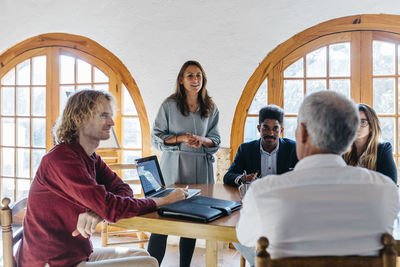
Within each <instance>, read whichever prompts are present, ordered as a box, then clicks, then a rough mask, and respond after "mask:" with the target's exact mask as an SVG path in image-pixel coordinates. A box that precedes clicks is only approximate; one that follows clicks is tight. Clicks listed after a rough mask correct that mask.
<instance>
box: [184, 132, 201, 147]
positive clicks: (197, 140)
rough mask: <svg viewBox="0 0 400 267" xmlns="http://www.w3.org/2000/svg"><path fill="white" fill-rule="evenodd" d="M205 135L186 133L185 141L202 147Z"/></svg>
mask: <svg viewBox="0 0 400 267" xmlns="http://www.w3.org/2000/svg"><path fill="white" fill-rule="evenodd" d="M203 140H204V137H203V136H199V135H195V134H192V133H186V135H185V143H186V144H187V145H188V146H191V147H194V148H200V147H201V145H202V144H203Z"/></svg>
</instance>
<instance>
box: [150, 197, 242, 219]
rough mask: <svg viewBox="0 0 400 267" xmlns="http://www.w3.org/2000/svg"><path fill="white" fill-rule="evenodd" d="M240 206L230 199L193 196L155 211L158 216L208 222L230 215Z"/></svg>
mask: <svg viewBox="0 0 400 267" xmlns="http://www.w3.org/2000/svg"><path fill="white" fill-rule="evenodd" d="M241 206H242V205H241V204H240V203H237V202H234V201H230V200H224V199H217V198H210V197H204V196H195V197H192V198H191V199H185V200H181V201H178V202H175V203H172V204H168V205H165V206H162V207H160V208H158V210H157V212H158V214H159V215H160V216H165V217H172V218H178V219H185V220H190V221H196V222H203V223H208V222H212V221H214V220H216V219H218V218H220V217H222V216H229V215H231V214H232V212H234V211H236V210H238V209H240V207H241Z"/></svg>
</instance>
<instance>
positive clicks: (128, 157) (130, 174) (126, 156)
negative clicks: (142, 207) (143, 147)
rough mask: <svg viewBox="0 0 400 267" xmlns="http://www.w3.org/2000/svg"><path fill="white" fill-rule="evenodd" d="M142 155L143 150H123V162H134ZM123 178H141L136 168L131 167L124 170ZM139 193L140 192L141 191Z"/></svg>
mask: <svg viewBox="0 0 400 267" xmlns="http://www.w3.org/2000/svg"><path fill="white" fill-rule="evenodd" d="M141 157H142V151H134V150H124V151H122V163H129V164H132V163H134V162H135V159H138V158H141ZM122 178H123V179H129V180H137V179H139V176H138V174H137V171H136V169H130V170H122ZM138 194H140V192H139V193H138Z"/></svg>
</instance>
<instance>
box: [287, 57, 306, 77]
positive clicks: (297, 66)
mask: <svg viewBox="0 0 400 267" xmlns="http://www.w3.org/2000/svg"><path fill="white" fill-rule="evenodd" d="M303 65H304V63H303V58H300V59H299V60H297V61H296V62H295V63H292V64H291V65H290V66H289V67H287V68H286V70H285V71H284V72H283V77H285V78H302V77H304V66H303Z"/></svg>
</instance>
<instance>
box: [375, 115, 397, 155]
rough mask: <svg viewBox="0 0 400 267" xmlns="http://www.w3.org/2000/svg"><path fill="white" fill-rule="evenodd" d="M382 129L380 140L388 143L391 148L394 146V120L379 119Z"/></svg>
mask: <svg viewBox="0 0 400 267" xmlns="http://www.w3.org/2000/svg"><path fill="white" fill-rule="evenodd" d="M379 121H380V122H381V128H382V140H383V141H386V142H390V144H391V145H392V147H393V148H394V147H396V146H395V141H394V140H395V131H394V118H382V117H380V118H379ZM393 150H394V149H393Z"/></svg>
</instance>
